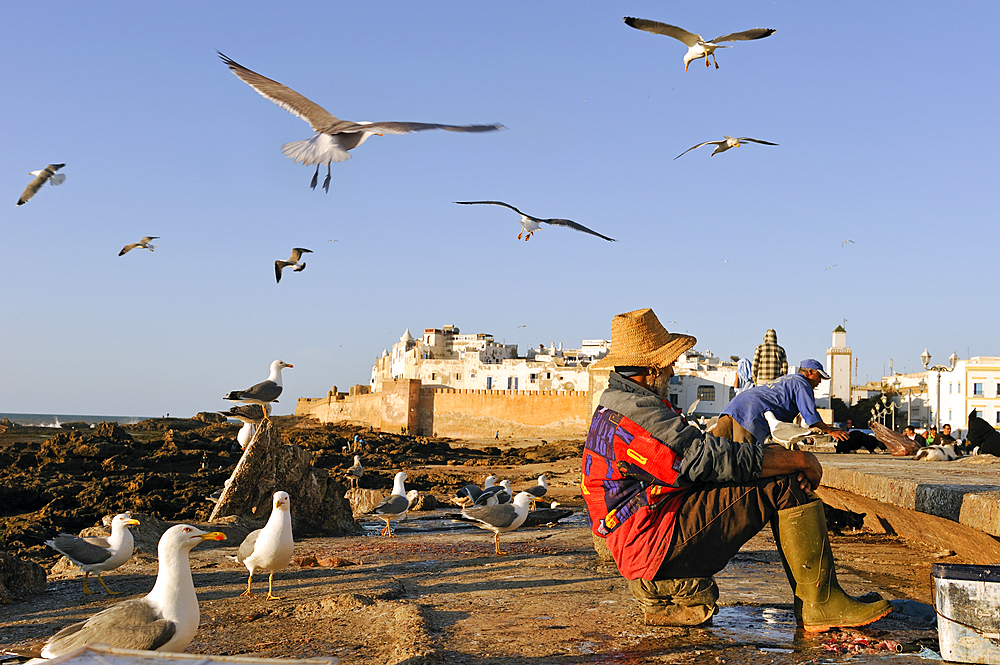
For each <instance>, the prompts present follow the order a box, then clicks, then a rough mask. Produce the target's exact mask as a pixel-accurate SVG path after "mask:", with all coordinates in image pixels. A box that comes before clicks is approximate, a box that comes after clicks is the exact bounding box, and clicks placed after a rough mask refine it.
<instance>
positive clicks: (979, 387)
mask: <svg viewBox="0 0 1000 665" xmlns="http://www.w3.org/2000/svg"><path fill="white" fill-rule="evenodd" d="M972 394H973V395H979V396H980V397H981V396H982V394H983V384H981V383H973V384H972Z"/></svg>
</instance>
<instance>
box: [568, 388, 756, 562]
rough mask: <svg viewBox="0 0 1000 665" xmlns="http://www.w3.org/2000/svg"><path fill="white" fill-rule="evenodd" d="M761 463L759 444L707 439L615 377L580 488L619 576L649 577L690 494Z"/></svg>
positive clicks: (750, 473)
mask: <svg viewBox="0 0 1000 665" xmlns="http://www.w3.org/2000/svg"><path fill="white" fill-rule="evenodd" d="M762 464H763V451H762V449H761V448H760V447H759V446H755V445H753V444H737V443H733V442H732V441H729V440H728V439H720V438H718V437H713V436H705V435H703V434H702V432H701V430H699V429H698V428H697V427H694V426H691V425H688V423H687V421H686V420H685V419H684V417H683V416H682V414H681V412H680V411H679V410H677V408H676V407H674V406H673V405H672V404H670V403H669V402H667V401H665V400H661V399H660V398H659V397H657V396H656V395H654V394H653V393H651V392H650V391H648V390H646V389H645V388H642V387H641V386H639V385H638V384H635V383H633V382H631V381H628V380H627V379H625V378H623V377H621V376H620V375H618V374H615V373H612V374H611V375H610V378H609V385H608V389H607V390H605V391H604V393H603V394H602V395H601V400H600V406H598V408H597V410H596V411H595V412H594V417H593V420H592V421H591V423H590V430H589V432H588V434H587V442H586V444H585V446H584V451H583V470H582V482H581V490H582V492H583V498H584V501H585V502H586V504H587V510H588V512H589V514H590V519H591V526H592V529H593V532H594V534H596V535H598V536H601V537H603V538H605V539H606V540H607V543H608V548H609V549H610V550H611V554H612V556H613V557H614V559H615V562H616V563H617V564H618V570H619V571H620V572H621V574H622V575H623V576H624V577H625V578H626V579H629V580H633V579H638V578H642V579H647V580H652V579H654V577H655V575H656V572H657V570H659V568H660V565H661V564H662V563H663V560H664V559H665V558H666V556H667V554H668V553H669V552H670V543H671V538H672V537H673V530H674V523H675V522H676V517H677V510H678V508H679V507H680V505H681V503H682V502H683V500H684V498H685V497H686V496H687V494H688V493H689V492H690V491H692V490H693V489H694V488H696V487H698V486H699V485H700V484H702V483H706V482H731V481H735V482H745V481H749V480H751V479H756V478H757V477H758V476H759V475H760V469H761V465H762Z"/></svg>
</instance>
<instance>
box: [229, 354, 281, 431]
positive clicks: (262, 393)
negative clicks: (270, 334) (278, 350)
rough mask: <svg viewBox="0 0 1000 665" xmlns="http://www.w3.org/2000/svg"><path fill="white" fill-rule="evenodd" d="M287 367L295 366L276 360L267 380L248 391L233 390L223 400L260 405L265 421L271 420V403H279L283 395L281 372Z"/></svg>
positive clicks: (272, 364)
mask: <svg viewBox="0 0 1000 665" xmlns="http://www.w3.org/2000/svg"><path fill="white" fill-rule="evenodd" d="M286 367H294V365H290V364H288V363H286V362H283V361H281V360H275V361H273V362H272V363H271V373H270V374H268V375H267V378H266V379H265V380H263V381H261V382H260V383H258V384H255V385H253V386H250V387H249V388H247V389H246V390H232V391H230V393H229V394H228V395H226V396H225V397H223V398H222V399H228V400H230V401H233V402H247V403H249V404H260V405H261V407H263V408H264V410H265V413H264V420H270V418H269V417H268V413H267V412H268V411H270V409H269V408H268V407H269V406H270V404H271V402H274V401H277V399H278V396H279V395H281V370H282V369H284V368H286Z"/></svg>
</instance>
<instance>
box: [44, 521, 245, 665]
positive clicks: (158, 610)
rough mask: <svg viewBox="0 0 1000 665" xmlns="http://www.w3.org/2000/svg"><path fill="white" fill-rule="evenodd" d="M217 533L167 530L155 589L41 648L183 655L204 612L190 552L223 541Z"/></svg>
mask: <svg viewBox="0 0 1000 665" xmlns="http://www.w3.org/2000/svg"><path fill="white" fill-rule="evenodd" d="M225 539H226V536H225V534H223V533H220V532H218V531H213V532H211V533H206V532H204V531H202V530H201V529H197V528H195V527H193V526H190V525H187V524H178V525H176V526H172V527H170V528H169V529H167V530H166V531H165V532H164V534H163V536H161V537H160V543H159V545H158V546H157V554H158V559H159V570H158V572H157V574H156V583H155V584H154V585H153V590H152V591H150V592H149V593H148V594H147V595H146V596H144V597H142V598H133V599H130V600H125V601H122V602H120V603H117V604H115V605H112V606H111V607H108V608H107V609H104V610H101V611H100V612H98V613H97V614H95V615H93V616H92V617H90V618H89V619H87V620H86V621H81V622H79V623H74V624H72V625H70V626H66V627H65V628H63V629H62V630H60V631H59V632H58V633H56V634H55V635H53V636H52V637H51V638H49V640H48V641H47V642H46V643H45V646H44V647H43V648H42V652H41V655H42V658H53V657H55V656H58V655H60V654H64V653H67V652H69V651H73V650H74V649H78V648H80V647H82V646H85V645H87V644H106V645H108V646H111V647H119V648H123V649H143V650H146V651H170V652H180V651H183V650H184V649H185V648H187V646H188V645H189V644H191V640H193V639H194V636H195V633H196V632H198V622H199V620H200V619H201V613H200V611H199V609H198V596H197V594H196V593H195V590H194V582H193V580H192V579H191V562H190V560H189V558H188V553H189V552H190V551H191V548H192V547H194V546H195V545H197V544H198V543H200V542H202V541H205V540H225Z"/></svg>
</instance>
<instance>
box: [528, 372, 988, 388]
mask: <svg viewBox="0 0 1000 665" xmlns="http://www.w3.org/2000/svg"><path fill="white" fill-rule="evenodd" d="M545 378H546V379H551V378H552V372H546V373H545ZM997 392H998V393H1000V383H998V384H997Z"/></svg>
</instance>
